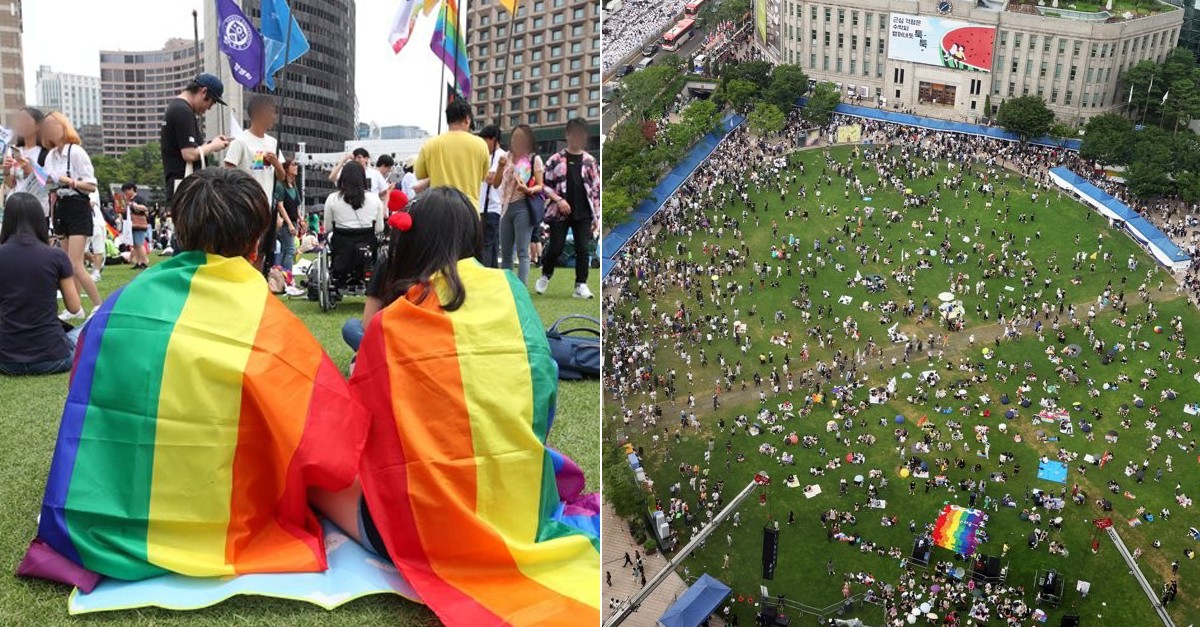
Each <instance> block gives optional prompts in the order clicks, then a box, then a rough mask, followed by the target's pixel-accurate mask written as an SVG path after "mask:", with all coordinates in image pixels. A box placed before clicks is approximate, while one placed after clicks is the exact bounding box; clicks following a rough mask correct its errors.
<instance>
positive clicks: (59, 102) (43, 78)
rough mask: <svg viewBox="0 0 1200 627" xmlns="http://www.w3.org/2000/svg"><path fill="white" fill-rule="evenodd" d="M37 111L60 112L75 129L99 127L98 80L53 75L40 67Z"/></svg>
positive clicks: (70, 75) (52, 71)
mask: <svg viewBox="0 0 1200 627" xmlns="http://www.w3.org/2000/svg"><path fill="white" fill-rule="evenodd" d="M36 89H37V97H38V107H40V108H41V109H43V110H44V111H45V112H47V113H49V112H50V111H61V112H62V113H63V115H66V116H67V118H68V119H70V120H71V123H72V124H74V125H75V127H76V128H79V127H82V126H91V125H99V124H100V77H99V76H83V75H81V74H65V73H62V72H55V71H54V70H52V69H50V66H48V65H43V66H41V67H39V68H38V71H37V83H36Z"/></svg>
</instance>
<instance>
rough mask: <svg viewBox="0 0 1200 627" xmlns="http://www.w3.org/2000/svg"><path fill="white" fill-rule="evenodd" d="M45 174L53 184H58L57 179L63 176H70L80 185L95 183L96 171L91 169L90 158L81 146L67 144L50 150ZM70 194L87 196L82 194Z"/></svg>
mask: <svg viewBox="0 0 1200 627" xmlns="http://www.w3.org/2000/svg"><path fill="white" fill-rule="evenodd" d="M46 174H47V175H48V176H49V180H51V181H54V182H55V183H57V182H58V179H59V177H63V176H70V177H71V178H73V179H75V180H76V181H79V182H80V183H92V184H95V183H96V171H95V170H94V169H93V168H92V158H91V157H89V156H88V153H87V151H86V150H84V149H83V146H80V145H78V144H68V145H66V146H61V147H59V148H55V149H54V150H51V151H50V154H48V155H46ZM63 193H68V192H63ZM71 193H75V194H82V195H84V196H86V195H87V194H85V193H83V192H71ZM68 195H69V193H68Z"/></svg>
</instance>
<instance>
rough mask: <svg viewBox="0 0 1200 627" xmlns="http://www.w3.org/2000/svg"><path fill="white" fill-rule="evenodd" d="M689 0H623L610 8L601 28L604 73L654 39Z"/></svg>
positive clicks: (675, 17)
mask: <svg viewBox="0 0 1200 627" xmlns="http://www.w3.org/2000/svg"><path fill="white" fill-rule="evenodd" d="M685 4H687V2H686V0H669V1H668V2H656V1H655V0H622V2H621V8H620V9H618V10H617V11H608V12H606V13H605V16H604V26H603V28H602V29H601V32H602V33H603V36H604V50H603V51H602V52H601V61H600V63H601V68H602V70H603V72H604V73H605V74H608V72H609V70H611V69H613V68H614V67H616V66H617V65H618V64H619V63H621V62H623V61H624V60H625V59H626V58H628V57H629V56H630V55H631V54H633V52H634V51H636V50H641V49H642V46H643V45H644V44H646V43H649V42H650V40H652V39H655V38H657V37H658V36H659V34H661V33H662V32H663V31H664V30H666V29H667V28H668V27H670V26H671V25H672V24H674V23H675V20H677V19H679V16H680V15H682V14H683V7H684V5H685Z"/></svg>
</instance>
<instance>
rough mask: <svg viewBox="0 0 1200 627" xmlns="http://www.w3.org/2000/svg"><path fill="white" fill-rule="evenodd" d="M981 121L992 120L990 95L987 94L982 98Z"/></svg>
mask: <svg viewBox="0 0 1200 627" xmlns="http://www.w3.org/2000/svg"><path fill="white" fill-rule="evenodd" d="M983 119H985V120H990V119H992V95H991V94H987V95H986V96H984V97H983Z"/></svg>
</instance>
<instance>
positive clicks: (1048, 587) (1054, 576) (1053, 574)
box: [1042, 570, 1058, 595]
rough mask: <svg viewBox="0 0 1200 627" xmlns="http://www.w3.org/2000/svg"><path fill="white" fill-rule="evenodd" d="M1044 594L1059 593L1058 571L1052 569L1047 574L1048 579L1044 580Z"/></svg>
mask: <svg viewBox="0 0 1200 627" xmlns="http://www.w3.org/2000/svg"><path fill="white" fill-rule="evenodd" d="M1042 594H1050V595H1054V594H1058V572H1057V571H1053V570H1052V571H1050V572H1049V573H1047V574H1046V580H1045V581H1044V582H1042Z"/></svg>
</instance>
